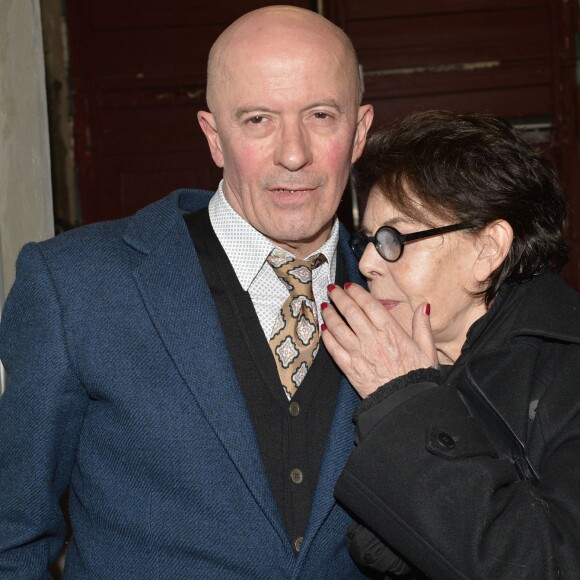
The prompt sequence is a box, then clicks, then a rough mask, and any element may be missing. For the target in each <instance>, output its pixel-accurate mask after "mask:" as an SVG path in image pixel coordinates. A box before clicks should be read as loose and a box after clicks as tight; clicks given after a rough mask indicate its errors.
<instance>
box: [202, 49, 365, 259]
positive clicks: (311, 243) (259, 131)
mask: <svg viewBox="0 0 580 580" xmlns="http://www.w3.org/2000/svg"><path fill="white" fill-rule="evenodd" d="M279 40H280V41H279V42H277V43H272V42H269V43H263V45H262V46H260V44H259V43H256V44H253V45H252V46H251V47H249V48H248V49H247V50H241V49H240V50H238V51H231V53H230V54H229V55H228V58H227V59H225V64H224V65H223V73H224V75H223V78H222V79H221V81H220V85H221V90H220V91H219V93H218V94H217V95H216V99H215V104H213V105H212V106H213V109H214V110H213V111H212V113H213V114H210V113H205V112H201V113H200V114H199V115H198V118H199V120H200V124H201V126H202V129H203V130H204V132H205V133H206V135H207V137H208V141H209V143H210V148H211V152H212V156H213V159H214V161H215V162H216V163H217V165H218V166H220V167H223V170H224V171H223V175H224V193H225V196H226V198H227V199H228V201H229V202H230V204H231V205H232V207H233V208H234V209H235V210H236V212H237V213H238V214H240V215H241V216H242V217H243V218H244V219H246V221H248V222H249V223H250V224H251V225H252V226H254V227H255V228H256V229H257V230H259V231H260V232H262V233H263V234H264V235H265V236H266V237H268V238H270V239H271V240H273V241H274V242H276V243H277V244H279V245H280V246H282V247H285V248H286V249H288V250H290V251H291V252H292V253H294V254H295V255H297V256H299V257H305V256H307V255H308V254H309V253H311V252H313V251H314V250H316V249H317V248H318V247H320V245H322V243H324V241H325V240H326V239H327V238H328V235H329V232H330V228H331V225H332V219H333V216H334V215H335V213H336V209H337V207H338V204H339V201H340V198H341V195H342V193H343V191H344V188H345V185H346V182H347V178H348V173H349V169H350V165H351V163H352V162H353V161H355V160H356V159H357V158H358V157H359V155H360V154H361V152H362V149H363V147H364V141H365V137H366V132H367V130H368V127H369V125H370V122H371V120H372V109H371V108H370V106H366V107H358V104H357V94H356V84H355V79H353V78H350V76H349V75H348V74H347V73H346V72H345V67H344V64H343V62H344V58H345V57H344V54H343V52H344V51H343V50H342V47H341V45H340V44H338V43H337V42H335V43H334V44H335V45H336V46H334V50H333V45H332V43H330V46H328V44H329V43H327V44H326V46H325V45H324V41H322V45H321V42H320V41H316V40H315V41H312V40H311V39H310V38H309V40H308V41H307V42H304V41H303V39H302V40H301V39H300V38H297V39H294V42H293V43H292V42H290V44H288V43H287V42H285V41H284V39H279ZM286 40H289V39H286ZM341 59H342V61H341Z"/></svg>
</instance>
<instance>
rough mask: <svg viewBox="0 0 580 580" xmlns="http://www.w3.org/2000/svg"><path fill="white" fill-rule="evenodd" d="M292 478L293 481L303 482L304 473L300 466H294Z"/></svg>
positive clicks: (291, 473)
mask: <svg viewBox="0 0 580 580" xmlns="http://www.w3.org/2000/svg"><path fill="white" fill-rule="evenodd" d="M290 479H291V480H292V482H293V483H302V480H303V479H304V476H303V475H302V472H301V471H300V470H299V469H298V468H294V469H293V470H292V471H291V472H290Z"/></svg>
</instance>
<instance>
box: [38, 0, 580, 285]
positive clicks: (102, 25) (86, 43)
mask: <svg viewBox="0 0 580 580" xmlns="http://www.w3.org/2000/svg"><path fill="white" fill-rule="evenodd" d="M271 3H273V2H268V1H266V2H263V1H262V2H260V1H250V0H247V1H237V2H230V1H229V0H213V1H208V0H205V1H203V0H165V1H164V2H163V3H161V2H159V0H100V1H99V2H94V1H92V2H91V1H89V0H75V1H74V2H72V1H69V2H68V3H67V5H66V8H65V7H64V6H63V4H62V0H43V16H44V20H45V22H47V24H46V28H47V29H48V30H47V31H46V32H45V40H46V39H47V38H48V44H47V54H48V55H49V56H51V57H52V58H51V59H49V58H48V57H47V60H48V61H50V60H52V65H51V63H50V62H49V75H48V78H49V96H50V94H51V91H52V95H53V98H52V99H51V102H52V104H53V105H52V106H53V114H52V116H53V139H54V140H55V143H54V144H53V145H54V146H53V151H55V150H60V153H59V152H58V151H56V152H55V153H54V157H53V166H54V169H53V174H54V175H55V179H56V180H60V181H61V183H55V184H54V191H55V215H56V218H57V225H58V226H59V227H60V229H66V228H68V227H72V226H74V225H78V224H79V223H88V222H91V221H96V220H102V219H110V218H115V217H120V216H124V215H127V214H130V213H132V212H134V211H135V210H137V209H139V208H140V207H142V206H144V205H145V204H147V203H150V202H151V201H153V200H155V199H158V198H160V197H162V196H164V195H166V193H167V192H168V191H170V190H171V189H175V188H178V187H202V188H208V189H215V187H216V186H217V183H218V180H219V178H220V173H219V171H218V169H217V168H216V167H215V166H214V165H213V162H212V161H211V158H210V156H209V152H208V150H207V145H206V143H205V138H204V137H203V134H202V133H201V130H200V129H199V128H198V126H197V120H196V112H197V111H198V110H199V109H200V108H204V107H205V100H204V91H205V66H206V60H207V54H208V51H209V48H210V46H211V44H212V43H213V41H214V40H215V39H216V38H217V36H218V34H219V33H220V31H221V30H223V28H224V27H225V26H227V25H228V24H229V23H230V22H232V21H233V20H234V19H235V18H237V17H238V16H239V15H241V14H243V13H244V12H247V11H248V10H251V9H254V8H257V7H260V6H265V5H268V4H271ZM288 3H290V4H294V5H296V6H302V7H305V8H310V9H313V10H317V11H319V12H321V13H322V14H324V15H325V16H326V17H327V18H329V19H330V20H332V21H334V22H335V23H336V24H338V25H339V26H341V27H342V28H343V29H344V30H345V31H346V32H347V34H349V36H350V37H351V38H352V40H353V43H354V45H355V48H356V49H357V51H358V54H359V58H360V62H361V65H362V67H363V72H364V82H365V87H366V94H365V100H366V101H367V102H371V103H372V104H373V105H374V107H375V112H376V121H375V124H376V125H379V124H382V123H385V122H388V121H390V120H392V119H394V118H396V117H400V116H402V115H404V114H406V113H408V112H411V111H415V110H422V109H431V108H444V109H451V110H455V111H485V112H491V113H494V114H497V115H501V116H503V117H506V118H508V119H510V120H511V121H512V122H514V123H515V124H516V125H517V126H519V127H520V128H521V129H522V130H523V131H525V132H526V134H527V135H528V137H529V138H530V139H532V140H534V141H535V142H537V143H538V144H539V145H540V146H541V147H542V148H543V150H544V151H545V152H546V154H547V155H548V156H550V157H551V158H552V160H553V161H554V163H555V165H556V166H557V168H558V170H559V175H560V180H561V182H562V184H563V186H564V188H565V190H566V192H567V195H568V202H569V207H570V211H571V226H570V242H571V246H572V254H571V262H570V266H569V268H568V271H567V272H566V276H567V278H568V280H569V281H570V282H571V283H572V284H573V285H575V286H576V287H577V288H580V253H579V252H578V249H577V248H578V243H577V238H578V235H579V233H580V220H579V218H578V216H579V215H580V214H579V212H580V189H579V179H578V175H579V170H578V167H579V163H578V146H577V142H578V124H577V123H578V120H577V115H576V80H575V70H576V53H575V35H576V30H577V10H578V7H577V4H576V3H575V2H572V1H568V0H477V1H473V0H469V1H468V0H438V2H433V1H432V0H414V1H413V2H400V1H397V0H324V1H317V2H313V1H311V0H304V1H301V2H288ZM55 12H59V13H60V14H59V18H56V17H55ZM50 19H52V20H51V22H52V24H51V22H50ZM55 22H57V23H58V30H57V29H56V27H55ZM51 31H52V35H51V34H49V33H50V32H51ZM63 31H66V32H68V39H66V42H62V38H63ZM50 38H52V40H50ZM58 39H60V41H61V42H62V44H63V46H64V47H65V48H66V51H68V54H66V51H65V52H64V53H63V50H60V51H59V48H58V46H57V45H58V42H57V41H58ZM59 58H60V59H61V60H60V61H59ZM63 61H64V63H65V66H64V67H63V66H62V63H63ZM59 62H60V64H59ZM68 64H70V69H68V70H69V71H70V73H69V74H64V73H63V70H67V66H68ZM51 71H53V72H52V73H51ZM51 74H52V76H51ZM63 94H67V95H70V98H68V99H64V100H63ZM64 108H66V111H65V110H64ZM55 119H60V121H58V120H55ZM69 121H70V122H69ZM63 135H64V137H63ZM67 135H68V142H67ZM71 160H72V161H71ZM67 164H68V165H67ZM59 168H60V169H59ZM71 189H72V190H73V191H71ZM340 213H341V218H342V219H343V221H345V222H346V223H347V224H349V225H350V226H354V225H356V224H353V218H352V212H351V200H350V198H349V196H348V195H347V196H345V200H344V203H343V206H342V207H341V212H340Z"/></svg>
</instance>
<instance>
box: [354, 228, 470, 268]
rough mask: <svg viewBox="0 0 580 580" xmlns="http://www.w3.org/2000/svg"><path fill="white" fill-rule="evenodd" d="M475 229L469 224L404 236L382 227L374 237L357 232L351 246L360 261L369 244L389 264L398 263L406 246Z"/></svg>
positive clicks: (396, 231) (392, 229)
mask: <svg viewBox="0 0 580 580" xmlns="http://www.w3.org/2000/svg"><path fill="white" fill-rule="evenodd" d="M471 227H473V224H471V223H469V222H462V223H460V224H453V225H451V226H443V227H441V228H433V229H430V230H424V231H422V232H413V233H410V234H402V233H401V232H399V231H398V230H397V229H395V228H393V227H391V226H382V227H380V228H379V229H378V230H377V232H376V234H375V235H374V236H367V235H366V234H364V233H363V232H356V233H354V234H353V235H352V236H351V239H350V245H351V247H352V250H353V252H354V254H355V256H356V258H357V260H360V259H361V258H362V255H363V253H364V251H365V249H366V247H367V245H368V244H371V243H372V244H373V245H374V246H375V248H376V249H377V252H378V253H379V256H380V257H381V258H383V259H384V260H386V261H387V262H396V261H397V260H398V259H399V258H400V257H401V256H402V255H403V248H404V247H405V244H407V243H409V242H413V241H415V240H422V239H424V238H432V237H433V236H441V235H443V234H448V233H449V232H456V231H459V230H466V229H468V228H471Z"/></svg>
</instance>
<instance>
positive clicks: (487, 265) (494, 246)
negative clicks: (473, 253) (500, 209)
mask: <svg viewBox="0 0 580 580" xmlns="http://www.w3.org/2000/svg"><path fill="white" fill-rule="evenodd" d="M513 241H514V231H513V229H512V227H511V225H510V224H509V223H508V222H506V221H505V220H496V221H494V222H491V223H490V224H488V225H487V226H485V228H484V229H483V231H482V232H480V233H479V235H478V244H479V254H478V256H477V260H476V262H475V267H474V274H475V277H476V279H477V281H478V282H480V283H483V282H485V281H486V280H487V279H488V278H489V277H490V275H491V274H492V272H494V271H495V270H497V268H499V266H501V264H502V262H503V261H504V260H505V258H506V256H507V254H508V252H509V249H510V248H511V246H512V242H513Z"/></svg>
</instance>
